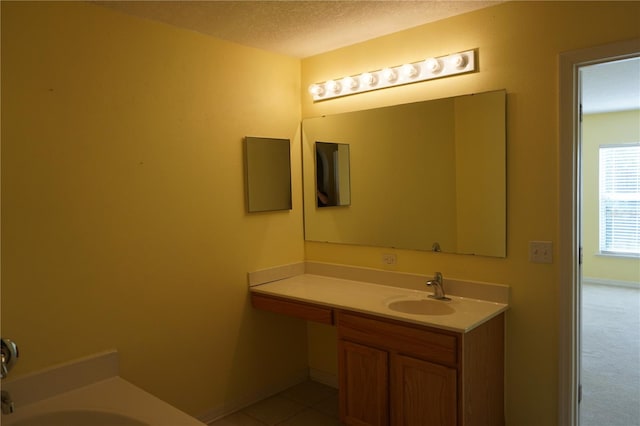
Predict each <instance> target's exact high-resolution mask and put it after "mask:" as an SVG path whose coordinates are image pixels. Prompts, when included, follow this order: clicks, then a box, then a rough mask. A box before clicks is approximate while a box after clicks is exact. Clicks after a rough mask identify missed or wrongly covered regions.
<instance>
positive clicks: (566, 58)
mask: <svg viewBox="0 0 640 426" xmlns="http://www.w3.org/2000/svg"><path fill="white" fill-rule="evenodd" d="M639 53H640V38H636V39H631V40H625V41H620V42H615V43H611V44H606V45H602V46H596V47H589V48H585V49H580V50H573V51H569V52H564V53H561V54H560V56H559V67H560V69H559V96H560V99H559V122H558V123H559V125H558V129H559V147H558V166H559V169H558V178H559V191H558V196H559V199H558V220H559V222H558V226H559V228H558V241H559V244H558V254H559V258H560V262H559V267H558V289H559V303H558V306H559V312H558V318H559V327H560V328H559V333H558V338H559V342H558V362H559V368H558V424H559V425H567V426H578V425H579V419H580V416H579V385H580V325H581V323H580V273H581V271H580V265H579V258H580V186H579V185H580V111H579V105H580V104H579V102H580V87H579V83H580V81H579V77H578V71H579V68H580V67H583V66H586V65H593V64H598V63H602V62H609V61H614V60H620V59H626V58H631V57H634V56H638V54H639Z"/></svg>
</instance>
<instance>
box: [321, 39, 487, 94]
mask: <svg viewBox="0 0 640 426" xmlns="http://www.w3.org/2000/svg"><path fill="white" fill-rule="evenodd" d="M475 70H476V51H475V50H467V51H465V52H459V53H452V54H451V55H445V56H439V57H437V58H427V59H425V60H422V61H418V62H412V63H407V64H404V65H398V66H395V67H389V68H384V69H381V70H377V71H369V72H363V73H362V74H358V75H351V76H348V77H343V78H339V79H335V80H327V81H323V82H321V83H314V84H312V85H311V86H309V93H311V96H312V97H313V100H314V101H323V100H325V99H332V98H338V97H340V96H347V95H353V94H356V93H363V92H368V91H370V90H377V89H384V88H387V87H394V86H400V85H403V84H409V83H416V82H418V81H426V80H433V79H436V78H442V77H449V76H452V75H457V74H465V73H469V72H473V71H475Z"/></svg>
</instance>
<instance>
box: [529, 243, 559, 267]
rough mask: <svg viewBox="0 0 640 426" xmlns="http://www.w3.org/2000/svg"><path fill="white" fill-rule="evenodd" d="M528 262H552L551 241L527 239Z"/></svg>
mask: <svg viewBox="0 0 640 426" xmlns="http://www.w3.org/2000/svg"><path fill="white" fill-rule="evenodd" d="M529 262H533V263H553V243H552V242H551V241H529Z"/></svg>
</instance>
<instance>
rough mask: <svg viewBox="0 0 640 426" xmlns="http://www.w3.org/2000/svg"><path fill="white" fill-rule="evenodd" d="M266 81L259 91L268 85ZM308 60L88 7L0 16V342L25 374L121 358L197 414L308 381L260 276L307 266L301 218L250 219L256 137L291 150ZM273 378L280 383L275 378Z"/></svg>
mask: <svg viewBox="0 0 640 426" xmlns="http://www.w3.org/2000/svg"><path fill="white" fill-rule="evenodd" d="M257 71H259V72H260V78H259V79H256V78H255V76H256V72H257ZM299 82H300V61H299V60H298V59H293V58H288V57H285V56H281V55H275V54H271V53H267V52H264V51H260V50H256V49H251V48H246V47H242V46H239V45H236V44H232V43H227V42H223V41H220V40H216V39H213V38H210V37H206V36H203V35H199V34H197V33H194V32H191V31H184V30H179V29H176V28H173V27H169V26H166V25H163V24H159V23H154V22H151V21H146V20H140V19H137V18H132V17H128V16H125V15H122V14H119V13H117V12H113V11H111V10H108V9H104V8H102V7H99V6H95V5H91V4H88V3H80V2H66V3H50V2H45V3H31V2H20V3H11V2H5V1H3V2H2V336H5V337H10V338H12V339H14V340H15V341H16V342H17V343H18V344H19V346H20V351H21V357H20V360H19V362H18V364H17V366H16V368H15V369H14V370H13V371H12V373H11V375H12V376H14V377H17V376H20V375H22V374H25V373H27V372H30V371H33V370H38V369H41V368H44V367H47V366H50V365H52V364H56V363H59V362H64V361H68V360H71V359H74V358H78V357H82V356H86V355H89V354H93V353H96V352H99V351H103V350H106V349H109V348H117V349H118V350H119V351H120V356H121V372H122V376H124V377H125V378H126V379H129V380H130V381H132V382H133V383H135V384H137V385H139V386H141V387H143V388H144V389H147V390H148V391H150V392H152V393H154V394H156V395H158V396H159V397H161V398H163V399H165V400H167V401H168V402H170V403H172V404H174V405H176V406H177V407H179V408H181V409H183V410H186V411H187V412H189V413H191V414H194V415H198V414H202V413H203V412H205V411H207V410H210V409H213V408H217V407H219V406H220V405H222V404H224V403H231V402H234V401H236V400H238V399H239V398H243V397H246V396H247V395H251V394H252V393H255V392H260V391H262V390H263V389H264V388H267V387H269V386H274V384H276V383H278V382H280V381H283V380H287V379H289V380H290V379H291V377H292V375H293V374H294V373H296V372H298V371H299V370H301V369H302V370H304V369H305V368H306V366H307V350H306V338H305V335H306V329H305V325H304V323H302V322H299V321H294V320H289V319H287V318H284V317H278V316H276V315H271V314H267V313H261V312H255V311H253V310H252V309H251V307H250V305H249V303H248V299H247V294H248V292H247V278H246V273H247V272H248V271H252V270H256V269H261V268H265V267H268V266H273V265H278V264H286V263H292V262H299V261H301V260H303V257H304V246H303V233H302V228H303V226H302V213H301V210H302V202H301V191H302V189H301V183H300V181H301V171H300V164H299V162H294V163H293V197H294V208H293V210H291V211H283V212H277V213H266V214H253V215H248V214H246V213H245V200H244V186H243V156H242V153H243V150H242V139H243V137H244V136H247V135H249V136H265V137H275V138H286V139H291V140H292V158H294V159H295V158H299V157H300V148H299V146H300V140H299V136H298V134H299V123H300V101H299V99H300V98H299V96H300V88H299V84H300V83H299ZM265 365H268V366H269V368H264V366H265Z"/></svg>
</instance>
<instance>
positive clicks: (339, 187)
mask: <svg viewBox="0 0 640 426" xmlns="http://www.w3.org/2000/svg"><path fill="white" fill-rule="evenodd" d="M316 193H317V196H318V197H317V200H318V207H330V206H348V205H349V204H351V185H350V183H349V145H348V144H345V143H330V142H316Z"/></svg>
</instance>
